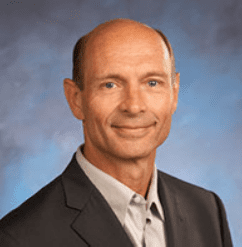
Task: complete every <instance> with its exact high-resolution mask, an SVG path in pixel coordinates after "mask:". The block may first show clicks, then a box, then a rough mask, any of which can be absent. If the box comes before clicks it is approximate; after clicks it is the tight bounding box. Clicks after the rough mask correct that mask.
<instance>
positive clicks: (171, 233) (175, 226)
mask: <svg viewBox="0 0 242 247" xmlns="http://www.w3.org/2000/svg"><path fill="white" fill-rule="evenodd" d="M158 174H159V175H158V193H159V197H160V201H161V204H162V206H163V208H164V214H165V229H166V237H167V238H166V239H167V247H177V246H189V239H188V236H189V235H188V231H187V230H188V229H187V225H186V221H185V216H184V215H183V214H182V204H181V202H180V201H179V195H177V193H176V190H175V189H174V187H173V186H174V181H173V182H171V178H170V177H169V175H167V174H164V173H162V172H160V171H159V172H158Z"/></svg>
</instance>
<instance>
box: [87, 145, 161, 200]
mask: <svg viewBox="0 0 242 247" xmlns="http://www.w3.org/2000/svg"><path fill="white" fill-rule="evenodd" d="M155 154H156V150H154V152H152V153H151V154H150V155H149V156H148V157H142V158H140V157H139V158H137V159H135V158H132V159H120V158H116V157H113V156H109V155H108V154H106V153H103V152H101V151H100V150H98V149H97V150H96V149H95V150H94V149H91V148H89V147H87V146H86V144H85V146H84V152H83V155H84V157H85V158H86V159H87V160H88V161H89V162H90V163H91V164H93V165H94V166H96V167H97V168H99V169H100V170H102V171H103V172H105V173H107V174H109V175H110V176H112V177H113V178H115V179H117V180H118V181H119V182H121V183H123V184H124V185H126V186H127V187H129V188H130V189H131V190H133V191H134V192H136V193H138V194H140V195H142V196H143V197H144V198H146V197H147V194H148V190H149V185H150V182H151V177H152V174H153V169H154V162H155Z"/></svg>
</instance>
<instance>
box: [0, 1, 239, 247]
mask: <svg viewBox="0 0 242 247" xmlns="http://www.w3.org/2000/svg"><path fill="white" fill-rule="evenodd" d="M118 17H123V18H131V19H134V20H137V21H141V22H144V23H146V24H148V25H150V26H152V27H154V28H159V29H161V30H162V31H163V32H164V33H165V34H166V35H167V36H168V38H169V39H170V42H171V44H172V45H173V47H174V52H175V57H176V62H177V70H178V71H179V72H180V73H181V87H180V95H179V96H180V98H179V104H178V110H177V112H176V114H175V115H174V118H173V125H172V129H171V134H170V136H169V138H168V140H167V141H166V142H165V144H163V145H162V147H160V148H159V149H158V153H157V158H156V163H157V166H158V167H159V169H161V170H163V171H165V172H167V173H169V174H172V175H174V176H177V177H179V178H181V179H184V180H186V181H188V182H191V183H194V184H197V185H199V186H202V187H205V188H206V189H209V190H213V191H215V192H216V193H217V194H218V195H219V196H220V197H221V198H222V200H223V202H224V204H225V207H226V211H227V216H228V221H229V224H230V229H231V233H232V238H233V242H234V246H236V247H239V246H242V168H241V162H242V151H241V148H242V66H241V65H242V62H241V59H242V1H240V0H230V1H229V0H201V1H199V0H191V1H185V0H175V1H168V0H167V1H164V0H140V1H138V0H123V1H121V0H100V1H90V0H89V1H88V0H79V1H78V0H69V1H67V0H66V1H64V0H58V1H57V0H52V1H47V0H41V1H38V0H31V1H30V0H28V1H27V0H20V1H7V0H1V2H0V218H1V217H2V216H4V215H5V214H6V213H8V212H9V211H10V210H12V209H13V208H15V207H17V206H18V205H19V204H20V203H22V202H23V201H24V200H26V199H27V198H28V197H30V196H31V195H33V194H34V193H35V192H37V191H38V190H39V189H40V188H41V187H42V186H44V185H45V184H47V183H48V182H49V181H51V180H52V179H53V178H54V177H55V176H57V175H58V174H60V173H61V172H62V171H63V169H64V168H65V167H66V166H67V164H68V162H69V161H70V159H71V157H72V154H73V153H74V152H75V150H76V148H77V146H78V145H80V144H81V143H82V142H83V134H82V126H81V122H79V121H78V120H76V119H74V117H73V116H72V114H71V111H70V110H69V108H68V105H67V103H66V100H65V97H64V93H63V87H62V83H63V79H64V78H65V77H69V78H70V77H71V70H72V50H73V46H74V44H75V42H76V41H77V39H79V37H80V36H82V35H84V34H86V33H87V32H89V31H90V30H91V29H93V28H94V27H95V26H96V25H98V24H99V23H101V22H104V21H107V20H109V19H112V18H118Z"/></svg>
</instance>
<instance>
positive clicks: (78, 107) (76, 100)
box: [63, 78, 84, 120]
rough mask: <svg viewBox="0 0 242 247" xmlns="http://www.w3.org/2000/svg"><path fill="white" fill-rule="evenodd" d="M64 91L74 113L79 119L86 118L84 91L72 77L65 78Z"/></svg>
mask: <svg viewBox="0 0 242 247" xmlns="http://www.w3.org/2000/svg"><path fill="white" fill-rule="evenodd" d="M63 86H64V92H65V96H66V100H67V102H68V104H69V107H70V109H71V111H72V113H73V115H74V116H75V117H76V118H77V119H79V120H84V114H83V103H82V102H83V92H82V91H81V90H80V89H79V87H78V86H77V85H76V83H75V82H74V81H72V80H71V79H68V78H66V79H64V81H63Z"/></svg>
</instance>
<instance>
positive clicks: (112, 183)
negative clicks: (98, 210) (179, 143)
mask: <svg viewBox="0 0 242 247" xmlns="http://www.w3.org/2000/svg"><path fill="white" fill-rule="evenodd" d="M83 147H84V144H83V145H81V146H80V147H78V149H77V152H76V159H77V162H78V164H79V165H80V167H81V168H82V169H83V171H84V172H85V174H86V175H87V176H88V178H89V179H90V180H91V182H92V183H93V184H94V185H95V186H96V187H97V189H98V190H99V191H100V193H101V194H102V196H103V197H104V198H105V200H106V201H107V202H108V204H109V205H110V207H111V209H112V210H113V212H114V213H115V215H116V216H117V218H118V220H119V221H120V223H121V225H122V226H123V228H124V230H125V231H126V233H127V235H128V236H129V238H130V240H131V242H132V243H133V245H134V246H135V247H144V246H147V247H165V246H166V239H165V226H164V224H165V217H164V212H163V208H162V206H161V203H160V200H159V197H158V190H157V168H156V165H155V164H154V172H153V175H152V181H151V185H150V189H149V193H148V196H147V200H145V198H144V197H143V196H141V195H139V194H137V193H135V192H134V191H133V190H131V189H130V188H129V187H127V186H126V185H124V184H122V183H121V182H119V181H118V180H116V179H115V178H113V177H112V176H110V175H108V174H107V173H105V172H103V171H102V170H100V169H99V168H97V167H95V166H94V165H92V164H91V163H90V162H89V161H88V160H87V159H85V157H84V155H83Z"/></svg>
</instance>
